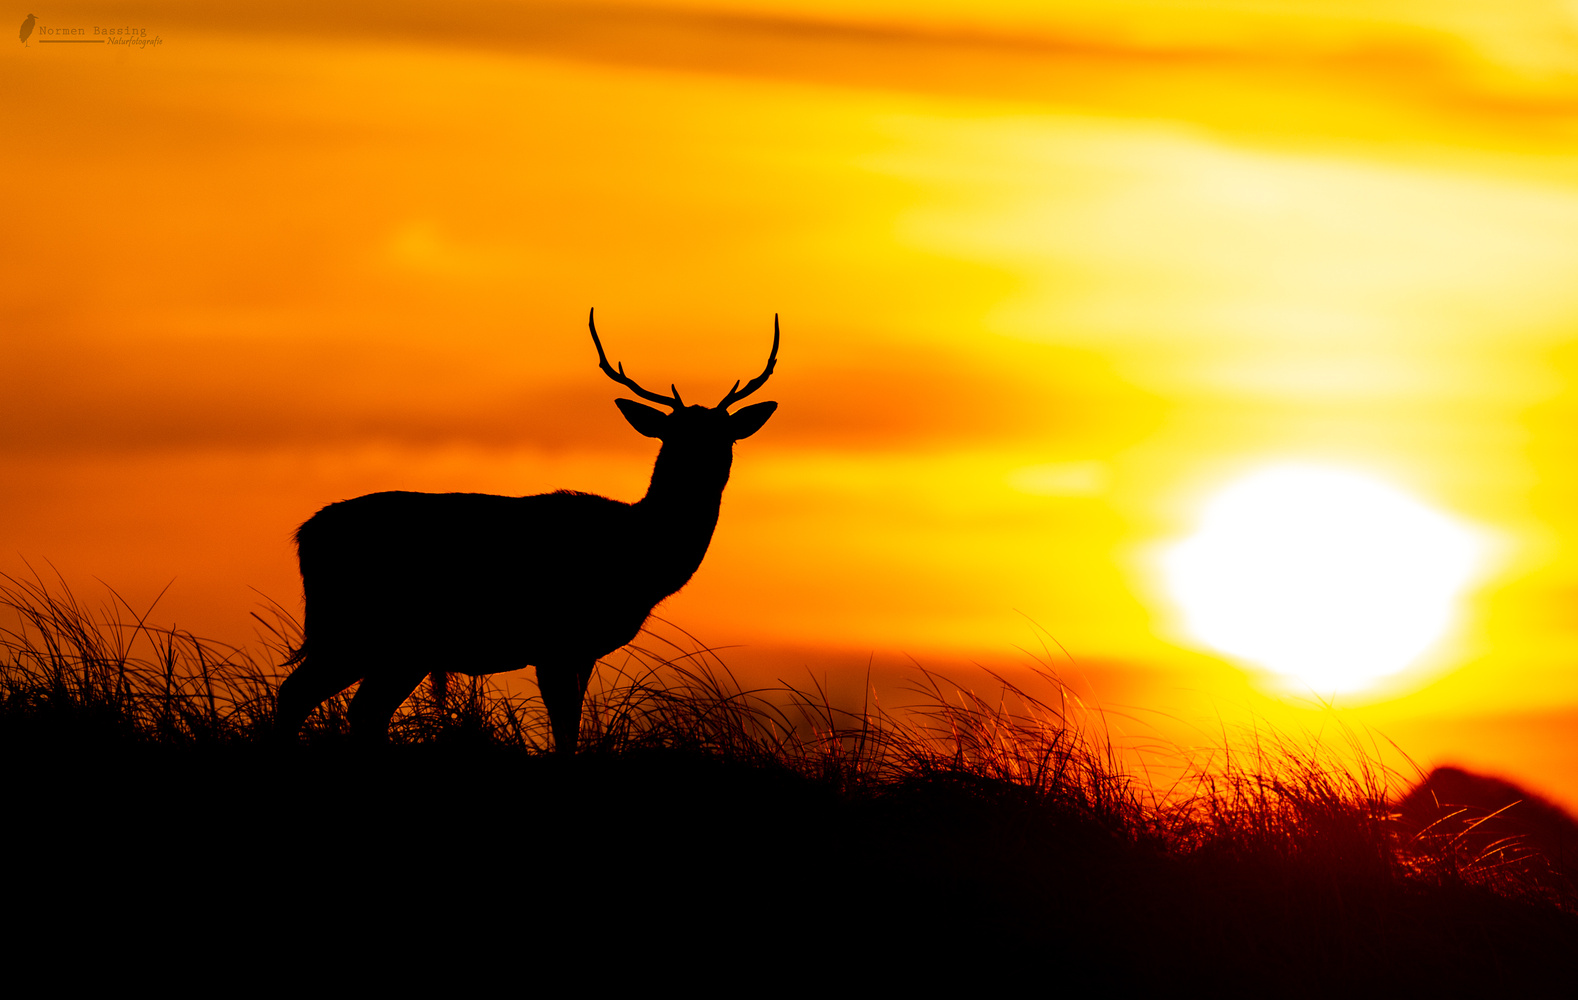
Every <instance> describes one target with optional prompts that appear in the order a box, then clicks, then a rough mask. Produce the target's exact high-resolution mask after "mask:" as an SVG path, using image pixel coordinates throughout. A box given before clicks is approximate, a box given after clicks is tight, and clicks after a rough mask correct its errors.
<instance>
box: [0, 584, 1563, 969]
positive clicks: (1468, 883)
mask: <svg viewBox="0 0 1578 1000" xmlns="http://www.w3.org/2000/svg"><path fill="white" fill-rule="evenodd" d="M7 610H8V611H9V613H10V614H11V615H12V616H13V621H12V623H11V624H10V625H8V626H7V628H6V631H5V632H4V634H3V635H0V748H3V751H0V752H3V753H4V755H5V757H4V759H5V761H6V777H7V789H8V792H7V797H8V798H9V800H10V806H11V809H10V812H11V815H12V816H13V817H15V818H20V819H14V820H13V821H12V822H11V823H8V824H7V825H6V829H7V831H8V832H7V833H6V834H5V839H4V843H3V845H0V846H3V847H4V849H5V850H6V856H7V857H9V858H13V859H26V862H25V864H18V863H13V865H12V868H11V872H12V880H11V886H12V890H13V894H14V898H16V899H20V900H25V901H26V907H24V908H25V909H28V910H29V911H31V912H35V913H37V914H39V915H40V919H41V921H42V922H41V923H39V924H38V925H37V926H46V927H47V926H53V924H52V923H51V921H70V920H73V919H77V918H79V917H80V914H81V913H82V912H84V910H85V909H86V910H87V911H90V912H93V913H95V914H100V915H102V914H105V913H110V914H114V915H115V916H114V917H113V918H112V919H113V921H114V923H115V926H116V927H118V928H122V929H129V930H128V931H127V933H128V935H129V938H128V939H129V940H131V941H132V942H133V943H134V945H135V947H134V949H133V950H134V951H137V950H146V949H148V948H150V947H153V946H154V945H155V944H156V942H157V940H158V939H159V936H158V935H155V936H154V939H152V940H142V939H141V938H140V937H139V933H138V932H140V931H141V930H145V929H146V925H145V924H144V923H141V922H139V920H138V919H137V918H136V916H135V914H136V913H138V912H145V911H146V910H147V908H149V907H152V908H153V909H155V910H157V909H158V908H159V907H164V908H165V909H167V910H170V911H172V912H174V913H176V914H178V916H176V917H174V918H171V919H173V920H175V921H176V923H177V924H178V926H179V927H180V931H179V934H180V935H181V936H183V938H184V939H186V940H197V941H202V942H204V946H203V948H202V949H201V952H202V954H203V955H204V956H206V958H207V959H209V960H215V961H219V960H223V961H224V962H225V963H227V965H228V964H229V963H234V962H244V961H248V960H252V961H256V960H257V958H258V952H257V948H258V947H259V946H258V945H257V944H256V942H258V941H268V940H272V939H273V938H274V937H275V936H277V935H278V934H279V933H281V932H282V931H283V932H284V933H285V934H286V935H287V937H294V938H306V939H310V940H312V941H315V942H317V943H318V944H317V946H321V947H324V948H357V949H360V950H361V952H362V953H363V954H365V955H368V956H380V957H381V958H380V960H378V961H372V959H371V958H369V959H368V961H371V962H372V965H373V966H374V967H378V968H383V969H385V970H387V969H389V968H406V969H409V967H410V966H411V964H412V960H413V958H414V954H413V952H412V950H411V949H418V950H419V949H420V948H421V947H424V946H429V947H430V946H431V941H432V937H431V935H433V934H438V935H442V936H445V937H446V938H450V939H452V940H453V941H455V942H456V946H457V947H459V946H461V945H460V943H461V942H464V943H466V944H465V946H466V947H473V946H476V947H480V948H482V949H505V950H507V951H508V953H509V954H515V955H517V956H519V957H520V958H521V960H523V961H528V962H536V963H541V962H551V961H556V960H565V959H568V958H571V957H574V958H576V959H579V960H585V961H594V960H595V961H597V962H599V963H601V964H599V965H598V968H599V969H600V970H601V971H602V972H603V973H604V974H606V975H611V976H616V977H617V976H619V975H622V974H628V975H629V976H630V977H631V978H634V979H642V978H643V977H648V978H650V977H653V976H659V975H660V972H659V971H658V970H661V969H668V968H669V966H668V965H665V964H663V963H664V962H666V961H668V960H669V958H671V957H672V956H677V955H691V956H694V955H696V954H698V950H699V953H700V954H702V955H705V956H706V962H707V963H708V966H709V968H712V969H713V970H714V972H721V971H722V970H727V969H735V970H736V971H744V970H756V971H757V972H760V971H761V970H763V969H766V968H772V969H778V970H780V972H779V973H775V975H781V976H789V977H791V979H792V978H793V977H794V976H796V975H801V974H805V975H807V976H809V978H808V979H807V982H806V983H805V988H814V987H815V983H816V981H817V977H816V976H814V975H811V974H810V972H809V971H808V970H810V969H820V970H822V972H823V974H826V971H827V969H830V968H834V967H837V968H840V969H844V970H846V971H845V972H843V973H840V974H843V975H856V976H857V977H867V976H869V977H875V978H885V977H893V976H898V977H901V978H902V977H904V976H906V975H913V974H916V973H917V972H918V971H921V970H924V975H925V977H926V979H925V981H926V982H932V981H935V980H936V979H937V978H938V977H943V978H948V977H951V976H955V975H957V976H958V977H960V979H961V980H962V981H971V980H972V977H978V976H983V975H988V974H989V973H990V970H1001V969H1003V968H1005V967H1008V966H1023V967H1025V968H1031V969H1036V970H1042V971H1043V972H1044V973H1045V974H1046V975H1048V976H1049V977H1050V979H1049V981H1050V982H1056V983H1060V984H1065V985H1066V984H1070V983H1075V982H1087V983H1089V984H1091V985H1095V986H1102V987H1120V988H1121V987H1124V986H1132V987H1134V988H1147V989H1151V988H1178V987H1179V986H1182V985H1185V984H1189V983H1199V984H1205V985H1208V986H1211V987H1213V988H1215V989H1216V990H1218V991H1219V992H1229V993H1237V992H1246V993H1247V992H1260V991H1261V990H1263V989H1271V988H1274V989H1276V990H1277V991H1278V992H1282V993H1293V994H1295V995H1324V994H1327V993H1329V992H1330V991H1332V990H1335V989H1359V990H1361V991H1363V992H1371V991H1374V992H1380V991H1382V990H1383V989H1384V990H1386V991H1389V992H1398V991H1401V992H1403V993H1405V994H1412V993H1416V992H1421V991H1423V990H1426V989H1428V990H1431V991H1433V992H1444V993H1446V994H1447V995H1453V994H1456V993H1459V992H1462V991H1465V990H1466V989H1470V988H1472V989H1478V988H1495V989H1497V990H1506V989H1508V988H1523V989H1530V990H1536V991H1544V990H1547V989H1550V988H1553V987H1556V988H1567V987H1570V986H1571V984H1572V983H1573V982H1578V958H1575V956H1578V916H1575V914H1578V894H1575V893H1574V891H1573V887H1572V883H1571V881H1570V880H1568V878H1567V877H1566V876H1565V875H1564V874H1563V873H1562V872H1561V871H1559V870H1557V869H1556V868H1555V867H1554V866H1553V865H1551V864H1549V863H1548V862H1547V861H1546V860H1545V859H1543V858H1542V857H1540V856H1539V855H1537V854H1535V853H1532V852H1530V851H1528V850H1526V849H1524V848H1523V847H1521V846H1520V845H1519V844H1518V843H1516V842H1501V843H1496V844H1491V845H1484V844H1478V843H1476V842H1475V841H1474V840H1473V838H1472V837H1470V836H1467V835H1466V834H1467V833H1468V832H1469V831H1470V828H1471V824H1472V823H1473V821H1474V817H1471V816H1466V815H1461V814H1458V815H1454V814H1452V813H1451V812H1450V811H1443V813H1442V815H1440V816H1438V817H1436V818H1434V819H1431V820H1429V821H1428V822H1424V823H1419V822H1415V823H1413V824H1411V825H1404V824H1402V823H1400V822H1399V821H1398V819H1397V817H1396V816H1395V815H1394V797H1393V795H1392V794H1391V791H1389V784H1388V781H1387V778H1388V776H1387V775H1386V774H1384V773H1383V772H1381V771H1380V770H1379V769H1378V768H1370V767H1366V766H1364V765H1362V764H1361V765H1359V766H1357V767H1355V766H1353V765H1349V764H1342V763H1340V762H1339V761H1337V759H1336V758H1335V757H1334V756H1332V755H1328V754H1326V753H1324V752H1322V751H1321V750H1320V749H1319V748H1311V747H1308V746H1301V745H1299V744H1296V743H1294V742H1291V741H1276V740H1263V741H1261V743H1260V744H1259V745H1258V746H1257V747H1254V748H1252V750H1251V752H1249V753H1247V754H1238V753H1235V754H1231V755H1226V754H1224V755H1223V756H1222V757H1221V758H1219V759H1218V760H1217V761H1215V762H1214V763H1213V764H1212V765H1211V766H1210V767H1208V768H1202V769H1199V770H1197V771H1196V772H1195V773H1193V774H1192V775H1191V776H1189V777H1188V778H1187V779H1186V780H1185V781H1184V782H1183V783H1181V784H1180V785H1178V786H1176V787H1173V788H1171V789H1169V790H1167V793H1166V794H1162V793H1161V792H1158V791H1157V790H1156V789H1154V788H1152V787H1151V786H1150V785H1149V784H1148V783H1146V782H1144V781H1141V780H1138V779H1137V778H1136V777H1135V776H1133V775H1132V774H1129V773H1127V772H1126V771H1125V770H1124V768H1123V767H1122V766H1120V764H1119V762H1118V760H1117V758H1116V756H1115V754H1114V753H1113V752H1112V750H1111V748H1110V746H1109V745H1108V744H1107V743H1106V742H1105V741H1104V740H1103V739H1101V738H1100V734H1099V732H1097V731H1095V730H1093V728H1092V727H1091V726H1090V725H1089V724H1088V721H1087V720H1085V718H1084V717H1083V716H1082V715H1081V714H1080V713H1079V712H1077V711H1075V710H1073V709H1072V708H1071V707H1070V706H1069V705H1067V704H1066V703H1063V702H1062V701H1061V700H1056V699H1055V698H1054V699H1052V700H1044V699H1038V698H1036V697H1034V696H1032V695H1031V694H1029V693H1027V692H1025V691H1023V690H1020V689H1018V688H1015V687H1013V686H1012V685H1008V684H1006V683H1003V682H1001V681H998V682H997V683H998V684H999V685H1000V686H1001V691H1000V692H999V694H998V695H997V696H994V697H992V698H990V699H988V698H985V697H982V696H977V695H976V694H973V693H971V692H969V691H965V690H962V689H960V688H958V687H957V686H953V685H949V684H947V683H946V682H944V681H942V680H941V679H938V678H933V677H929V676H927V677H925V678H924V683H925V684H926V685H927V691H928V692H929V707H926V708H923V709H920V710H916V711H914V712H913V713H910V714H906V715H904V716H902V717H895V716H893V715H889V714H886V713H881V712H877V711H873V710H857V711H847V710H843V709H840V708H838V707H836V706H834V705H832V704H830V703H829V701H828V699H827V698H826V697H825V695H824V694H823V693H822V692H820V691H816V690H811V691H795V690H790V689H778V690H773V691H758V692H750V691H743V690H741V689H740V687H739V685H738V684H736V683H734V681H733V679H732V678H731V677H730V676H729V675H728V673H727V670H726V668H725V667H724V666H723V664H722V663H721V661H719V660H718V659H717V658H716V657H715V656H712V655H710V654H708V653H706V652H705V651H704V650H703V651H698V649H684V648H679V647H672V646H671V647H664V646H662V645H660V644H657V643H656V640H654V646H653V648H650V649H641V648H633V649H631V650H628V651H627V652H626V654H625V657H626V658H625V659H624V660H622V661H621V662H619V663H605V664H604V665H603V667H602V668H601V669H600V670H599V676H598V680H597V682H595V683H596V684H597V685H598V687H597V689H596V690H595V691H594V694H593V696H592V697H590V698H589V703H588V707H587V711H586V713H585V716H584V719H583V746H584V748H585V749H584V751H583V752H582V753H580V754H578V755H577V756H576V757H575V758H574V759H569V760H560V759H557V758H555V757H554V756H552V755H550V754H547V753H545V752H544V751H545V749H546V746H547V744H548V735H547V725H546V719H545V718H544V713H543V712H542V711H541V705H540V702H537V701H536V700H535V699H523V698H517V697H509V696H506V695H505V694H503V693H502V692H501V691H499V690H498V689H497V688H494V687H492V686H491V685H489V684H488V683H487V682H486V681H485V680H483V681H478V680H475V679H463V678H459V677H452V678H451V680H450V684H449V685H448V687H449V690H448V692H447V694H446V695H444V696H442V697H437V696H435V694H434V692H433V689H431V688H429V687H427V686H424V688H423V689H422V690H420V691H419V692H418V694H417V695H416V696H414V697H413V698H412V699H411V700H410V701H408V703H407V704H406V706H404V707H403V708H402V710H401V713H400V714H399V715H398V716H397V718H396V720H395V725H394V727H393V729H392V740H393V745H392V746H391V747H389V748H388V750H387V751H386V752H383V753H377V754H368V753H361V752H358V751H357V750H356V749H355V748H353V747H352V746H351V745H350V744H349V741H348V740H347V738H346V736H347V733H346V724H345V708H346V701H345V699H344V698H343V697H342V698H338V699H335V700H333V701H331V702H330V703H328V704H326V705H325V706H324V707H323V709H321V710H320V711H319V712H318V713H317V714H315V715H314V717H313V719H312V720H310V721H309V724H308V726H307V728H306V730H305V732H304V736H303V740H302V743H301V745H299V746H296V747H290V748H281V747H277V746H273V745H271V744H270V742H269V741H268V739H267V734H268V732H269V729H270V726H271V724H272V711H273V689H274V687H275V686H276V684H277V681H278V676H277V673H276V668H275V667H273V666H272V664H274V663H278V662H281V661H283V659H284V651H285V649H286V648H288V646H289V645H290V644H291V643H292V641H293V640H294V638H295V632H294V631H293V629H294V626H293V623H291V622H290V620H289V618H288V616H285V615H283V614H282V613H281V614H277V615H275V616H274V617H273V618H272V619H270V620H268V621H266V622H265V624H266V625H267V627H268V635H269V636H271V640H270V642H269V643H265V644H264V646H263V648H262V649H261V651H260V652H250V651H248V650H241V649H232V648H227V647H222V646H219V645H217V644H214V643H210V642H205V641H203V640H200V639H197V638H195V637H193V636H191V635H188V634H186V633H184V632H180V631H176V630H166V629H159V628H154V627H152V626H150V625H149V624H148V621H147V619H148V614H147V612H146V611H145V612H142V613H138V612H136V611H135V610H134V609H132V608H131V607H129V606H128V605H126V604H125V602H123V601H119V599H118V598H116V597H114V596H113V594H112V595H111V598H110V600H109V601H108V602H107V603H105V604H102V605H99V606H93V607H90V606H87V605H84V604H82V603H80V602H79V601H78V600H77V599H76V598H74V597H73V596H72V595H71V594H70V592H69V591H68V590H66V589H65V588H64V587H63V586H60V585H57V586H54V587H47V586H45V585H44V584H43V583H42V582H40V581H37V580H35V581H32V582H20V581H16V580H9V581H7V582H6V584H5V586H4V587H3V588H0V612H4V611H7ZM260 620H261V619H260ZM1052 690H1057V689H1056V688H1055V687H1053V688H1052ZM1392 784H1393V785H1395V782H1393V783H1392ZM1393 790H1395V789H1393ZM219 928H223V930H218V929H219ZM424 935H427V936H424ZM424 942H428V944H426V945H424ZM14 944H15V942H14V941H13V945H14ZM522 949H525V951H524V952H522ZM22 951H25V949H19V954H20V953H21V952H22ZM266 953H267V952H266ZM272 954H284V955H287V956H296V957H299V956H300V954H301V951H300V949H299V948H295V947H293V948H287V949H285V951H284V952H274V953H272ZM632 955H637V956H645V959H644V963H643V962H642V961H635V962H634V964H627V960H628V961H634V960H631V959H630V958H629V957H630V956H632ZM620 956H624V958H620ZM187 960H190V959H187ZM654 962H656V963H658V964H655V965H654V964H652V963H654ZM851 962H852V963H853V964H852V965H851V964H850V963H851ZM610 963H612V964H610ZM763 963H766V965H764V964H763ZM417 964H419V965H420V964H421V963H417ZM484 967H485V968H486V969H487V970H489V971H488V974H489V975H494V974H498V973H499V972H500V969H501V968H512V967H511V966H503V967H501V966H498V965H496V964H492V965H486V966H478V967H477V969H478V970H480V969H481V968H484ZM794 970H799V971H798V972H797V971H794ZM848 970H858V971H848Z"/></svg>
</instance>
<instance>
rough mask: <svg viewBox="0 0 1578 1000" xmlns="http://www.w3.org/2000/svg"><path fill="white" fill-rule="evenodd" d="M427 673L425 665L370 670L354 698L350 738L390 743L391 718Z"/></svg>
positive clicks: (365, 741)
mask: <svg viewBox="0 0 1578 1000" xmlns="http://www.w3.org/2000/svg"><path fill="white" fill-rule="evenodd" d="M427 673H428V671H427V668H426V667H417V666H411V665H409V664H402V663H385V664H384V665H383V666H382V667H380V668H378V669H375V670H369V671H368V673H367V676H366V677H364V678H363V679H362V686H361V687H359V688H357V689H356V696H355V697H354V698H352V699H351V708H350V713H349V714H350V717H351V738H352V739H353V740H355V741H356V742H358V743H386V742H388V740H389V720H390V718H391V717H393V715H394V714H395V710H396V709H398V708H399V707H400V703H401V702H403V701H405V700H406V699H407V698H409V697H410V696H411V692H413V691H415V690H416V687H417V685H418V684H421V683H422V678H424V677H426V676H427Z"/></svg>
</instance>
